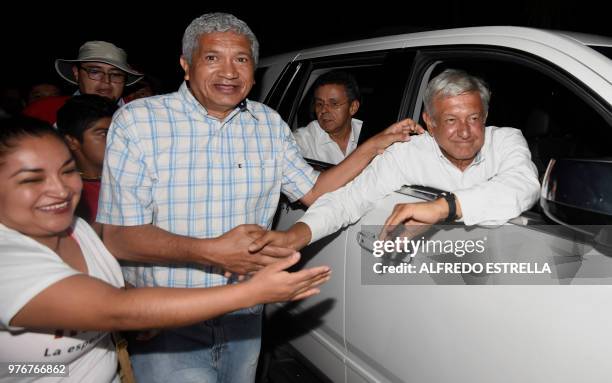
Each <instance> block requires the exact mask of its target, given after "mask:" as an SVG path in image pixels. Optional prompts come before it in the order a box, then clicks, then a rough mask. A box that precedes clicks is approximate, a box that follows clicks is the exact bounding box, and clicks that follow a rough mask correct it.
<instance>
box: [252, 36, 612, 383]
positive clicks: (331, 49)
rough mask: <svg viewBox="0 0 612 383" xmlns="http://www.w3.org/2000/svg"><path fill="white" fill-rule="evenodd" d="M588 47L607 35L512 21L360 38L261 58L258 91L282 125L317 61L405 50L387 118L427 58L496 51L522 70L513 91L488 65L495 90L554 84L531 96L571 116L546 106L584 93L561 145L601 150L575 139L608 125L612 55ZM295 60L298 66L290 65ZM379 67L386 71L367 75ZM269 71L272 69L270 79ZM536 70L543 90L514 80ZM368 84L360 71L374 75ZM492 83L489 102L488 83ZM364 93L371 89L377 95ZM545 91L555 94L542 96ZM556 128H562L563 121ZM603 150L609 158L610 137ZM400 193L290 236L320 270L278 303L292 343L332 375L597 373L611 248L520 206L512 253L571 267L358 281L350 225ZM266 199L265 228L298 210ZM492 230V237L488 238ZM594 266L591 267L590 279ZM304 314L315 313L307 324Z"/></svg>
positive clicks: (343, 62)
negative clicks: (564, 273)
mask: <svg viewBox="0 0 612 383" xmlns="http://www.w3.org/2000/svg"><path fill="white" fill-rule="evenodd" d="M591 46H596V47H600V48H601V49H603V50H608V52H609V50H610V49H611V48H612V38H605V37H601V36H589V35H583V34H576V33H567V32H553V31H544V30H536V29H531V28H521V27H476V28H461V29H450V30H442V31H431V32H420V33H413V34H405V35H398V36H391V37H381V38H375V39H371V40H361V41H355V42H350V43H345V44H336V45H331V46H326V47H321V48H313V49H307V50H304V51H300V52H293V53H288V54H284V55H278V56H275V57H271V58H265V59H263V60H262V61H261V64H260V68H264V71H263V76H262V77H261V78H260V79H259V80H258V81H259V82H260V84H259V85H260V86H261V97H260V98H261V99H262V100H267V101H268V102H270V106H271V107H273V108H278V110H279V112H280V113H281V115H283V117H284V118H285V119H286V120H287V122H288V123H289V125H290V126H291V127H292V128H295V127H297V126H298V123H297V122H296V118H297V117H296V116H298V114H299V109H300V104H302V102H303V101H304V100H305V99H306V91H307V88H308V85H309V84H311V83H312V78H311V77H312V76H315V75H316V74H317V73H320V72H321V71H322V70H327V69H328V68H330V69H331V68H349V69H350V68H352V66H351V65H353V64H352V62H353V61H354V63H355V64H354V67H355V68H359V67H360V66H362V65H363V66H367V65H369V64H368V63H370V62H375V61H376V60H377V58H372V57H374V56H372V55H375V54H376V52H383V53H385V55H387V56H385V58H381V59H380V64H375V65H380V66H381V68H386V65H387V64H388V62H389V61H390V60H393V57H395V56H393V55H395V54H396V53H397V52H401V53H399V55H400V56H401V55H405V57H409V58H410V57H413V58H412V59H409V60H412V61H411V62H410V63H409V66H410V69H407V71H409V72H410V73H408V74H405V75H404V76H405V79H406V81H405V85H403V89H404V90H403V91H402V94H403V95H404V98H403V99H402V101H401V103H399V100H397V101H398V106H397V110H398V116H397V118H399V117H406V116H407V117H412V118H413V119H417V120H418V119H419V116H420V112H421V108H422V106H421V105H422V101H421V94H422V90H423V88H424V84H426V80H427V79H428V78H430V77H431V73H432V71H433V70H437V69H436V68H438V66H439V65H447V64H446V63H448V65H454V64H456V63H459V64H460V65H466V66H467V67H468V68H471V67H474V68H477V69H482V70H483V71H484V73H488V74H490V75H491V76H493V77H495V73H496V72H495V68H494V67H495V66H496V65H491V63H498V62H499V68H500V70H503V69H504V68H505V69H508V68H510V69H512V70H514V69H516V71H517V73H522V74H524V77H519V78H517V79H516V84H517V87H518V88H519V90H517V91H516V92H517V93H516V94H515V93H512V89H511V87H510V86H509V85H511V84H510V82H509V81H508V79H504V78H503V77H504V75H503V74H500V77H499V82H498V83H499V84H502V85H504V84H506V85H508V87H507V89H508V91H509V92H510V93H508V95H509V96H508V97H507V98H506V99H504V100H506V101H508V100H511V101H512V100H515V99H516V98H517V97H516V96H517V95H521V94H525V95H527V96H526V97H527V98H528V99H529V97H530V96H529V95H528V92H529V93H531V92H535V93H537V92H542V95H543V96H542V97H540V96H538V95H536V96H533V99H529V102H532V101H537V100H541V99H543V98H545V97H547V95H548V94H549V93H551V94H552V93H555V92H556V93H555V94H553V95H552V96H550V97H551V98H550V100H548V99H547V100H544V101H545V102H544V104H547V103H548V104H547V105H545V106H544V107H543V108H544V109H545V112H544V116H545V117H546V118H548V117H550V119H551V121H552V120H553V119H554V118H557V121H558V120H559V118H558V117H559V113H558V111H562V110H564V109H565V110H566V112H567V113H568V116H569V117H568V118H570V119H571V121H580V119H581V118H583V117H582V116H572V115H571V114H572V110H569V109H570V108H567V107H559V105H564V104H563V103H564V102H568V103H569V101H571V100H572V98H571V97H572V96H573V95H575V96H576V100H583V101H584V103H585V105H586V106H580V108H583V109H580V108H578V109H576V113H579V112H580V111H582V110H588V109H589V108H591V110H592V111H593V115H592V117H588V119H587V120H585V121H588V122H589V123H587V122H585V124H587V125H589V126H576V127H575V129H576V132H575V133H572V132H570V133H569V135H561V136H560V139H564V137H566V138H567V140H569V141H571V140H573V141H575V142H576V145H575V146H572V147H571V148H570V149H569V150H571V153H572V154H573V155H576V153H583V154H584V156H585V157H586V156H587V155H590V153H591V152H593V153H594V154H593V155H594V156H600V154H599V152H597V153H595V152H596V150H595V149H593V150H591V149H589V148H588V145H589V143H588V142H587V141H586V140H588V137H587V138H585V137H584V136H582V135H589V134H591V133H590V132H589V130H588V129H589V128H590V126H591V125H594V124H593V123H591V122H592V121H599V119H598V118H599V117H601V121H603V122H602V123H601V129H603V130H602V132H599V130H598V131H597V132H598V133H594V135H593V137H600V136H601V137H607V136H605V135H606V134H608V133H606V131H605V129H608V130H609V131H610V133H609V134H610V135H611V136H612V117H611V116H612V106H611V105H612V60H611V59H610V58H609V57H606V55H604V54H601V53H598V52H597V51H596V50H594V49H593V48H592V47H591ZM361 54H364V55H371V56H367V57H366V56H364V57H361V56H360V55H361ZM481 54H482V63H481V62H480V61H479V60H480V56H479V55H481ZM392 56H393V57H392ZM608 56H609V53H608ZM389 57H392V58H391V59H389ZM401 57H404V56H401ZM351 60H353V61H351ZM368 60H370V61H368ZM401 60H403V58H401ZM496 60H497V61H496ZM376 62H377V63H378V61H376ZM330 63H331V64H330ZM362 63H366V64H362ZM419 63H420V64H419ZM440 63H441V64H440ZM400 64H401V61H400ZM407 67H408V66H407ZM303 68H309V69H306V70H305V71H302V70H303ZM399 68H402V66H401V65H400V66H399ZM357 70H361V69H357ZM385 70H386V69H385ZM359 73H361V72H359ZM376 73H378V72H376ZM379 75H380V76H389V74H388V73H386V74H377V75H376V76H379ZM281 76H283V78H284V79H285V80H282V81H280V80H279V78H280V77H281ZM540 76H541V78H542V83H541V84H548V83H550V84H553V87H554V89H553V90H551V91H550V92H548V91H546V90H545V89H542V88H543V87H544V85H542V86H537V83H536V84H534V83H533V81H532V82H531V83H522V82H521V79H523V78H529V79H531V80H533V79H536V80H537V79H539V78H540ZM399 77H401V76H399ZM297 79H301V80H300V81H301V85H300V86H297V85H295V89H297V90H296V91H295V92H294V91H293V90H290V88H291V87H293V86H294V85H293V84H297V82H296V81H298V80H297ZM376 79H378V77H376ZM398 81H403V80H398ZM555 81H558V84H560V85H559V89H567V95H566V96H562V97H561V98H555V97H556V94H558V89H557V85H558V84H557V83H555ZM377 83H378V82H377V81H375V80H372V84H374V85H373V86H376V85H375V84H377ZM275 84H276V85H275ZM391 86H394V85H391ZM398 87H399V85H398ZM521 87H522V88H521ZM291 89H293V88H291ZM385 89H386V88H385ZM492 91H493V95H494V98H493V99H492V105H494V103H495V102H496V99H495V95H496V89H495V86H494V84H493V86H492ZM291 92H294V93H291ZM375 92H376V91H375ZM502 92H503V90H502ZM285 93H287V94H285ZM275 94H276V96H275ZM374 94H376V93H374ZM383 94H384V93H383ZM279 95H281V96H279ZM377 97H378V98H376V100H380V97H381V95H380V94H379V95H378V96H377ZM390 97H391V96H390ZM502 97H503V94H502ZM502 99H503V98H502ZM376 100H375V99H374V98H372V99H370V105H379V104H376ZM559 100H560V101H559ZM568 100H569V101H568ZM387 101H388V100H387ZM549 101H550V102H549ZM557 101H559V104H557V105H553V104H554V103H555V102H557ZM385 102H386V101H385ZM517 102H519V101H517ZM292 105H293V106H292ZM381 105H382V104H381ZM517 105H519V104H517ZM519 106H520V107H523V106H524V110H523V109H521V111H520V112H517V113H518V114H521V113H522V114H521V115H524V116H525V117H527V119H529V118H532V114H531V112H532V111H530V110H528V106H525V105H522V104H520V105H519ZM496 107H497V108H498V110H500V111H502V112H501V114H499V115H500V116H502V117H503V116H505V117H507V116H509V115H510V116H511V115H512V114H511V112H508V111H505V110H504V109H503V105H501V106H500V105H497V106H496ZM547 107H550V109H546V108H547ZM557 108H558V109H557ZM519 109H520V108H519ZM381 110H386V109H381ZM538 110H540V109H539V108H538ZM375 111H376V112H377V110H375ZM537 113H539V112H537ZM537 113H536V115H537ZM372 115H378V114H377V113H373V114H372ZM392 117H393V118H395V117H396V116H392ZM393 118H392V119H393ZM397 118H395V119H397ZM517 118H518V117H517ZM534 118H535V117H534ZM529 121H532V120H529ZM538 121H539V120H538ZM547 121H548V120H547ZM606 124H607V125H606ZM574 125H575V124H574ZM578 125H580V124H578ZM550 126H553V124H552V123H551V124H550ZM606 126H607V128H606ZM515 127H519V126H515ZM378 128H381V127H380V126H379V127H378ZM519 128H520V127H519ZM546 128H549V125H548V122H547V125H546ZM525 129H528V128H525ZM563 129H565V130H563V132H564V133H563V134H565V133H566V130H567V127H564V128H563ZM598 129H599V128H598ZM601 129H600V130H601ZM553 133H554V132H553ZM537 138H538V137H534V140H533V141H530V143H531V142H534V145H535V146H534V147H537V146H538V145H539V144H540V143H541V142H543V141H545V140H547V141H545V142H546V143H547V144H551V145H552V146H553V147H555V146H556V147H557V148H558V147H559V145H555V143H556V142H557V141H555V140H556V139H558V138H559V137H556V136H555V134H552V133H551V134H548V133H546V138H545V139H543V140H541V141H538V140H537ZM593 139H594V140H596V139H595V138H593ZM528 140H529V139H528ZM601 140H603V139H602V138H598V139H597V141H598V142H596V144H597V145H600V146H601V150H604V149H605V146H604V144H603V143H601V142H599V141H601ZM610 143H612V141H611V142H610ZM610 143H609V144H610ZM555 150H556V149H555V148H553V149H552V150H548V154H550V155H551V156H548V155H545V156H543V157H542V160H543V161H545V162H546V163H547V162H548V159H550V158H548V157H551V158H553V157H555V156H556V155H558V153H556V152H555ZM597 150H600V147H599V146H597ZM601 150H600V151H601ZM604 154H605V153H604ZM608 155H609V156H611V157H612V145H611V148H610V151H609V154H608ZM576 156H577V157H580V155H576ZM544 165H545V164H544ZM611 194H612V193H611ZM610 198H611V199H612V195H610ZM411 201H418V199H417V198H415V197H414V196H410V195H406V194H403V193H399V192H397V193H393V194H392V195H390V196H389V197H387V198H386V199H385V200H384V201H382V202H381V203H379V204H378V206H377V208H375V209H374V210H372V211H371V212H370V213H368V214H366V215H365V216H364V217H362V219H361V221H360V222H357V223H356V224H353V225H350V226H348V227H347V228H345V229H343V230H341V231H339V232H338V233H335V234H333V235H331V236H329V237H327V238H325V239H323V240H321V241H319V243H315V244H313V245H310V246H308V247H306V248H305V249H303V251H302V253H303V254H304V256H305V257H306V258H308V259H309V260H308V262H307V263H306V264H307V265H321V264H325V265H330V266H331V267H332V269H333V278H332V280H331V281H330V282H328V283H327V284H326V285H325V286H323V287H322V289H321V294H320V295H318V296H316V297H313V298H310V299H308V300H306V301H305V302H303V303H301V304H299V305H292V306H291V309H290V313H291V315H293V316H294V318H295V322H291V323H292V324H296V325H298V324H300V323H301V324H302V325H305V326H307V328H308V330H309V331H308V332H307V333H305V334H303V335H301V336H299V337H296V338H293V339H290V340H289V342H290V343H291V345H292V346H293V347H294V348H295V349H296V350H297V351H299V352H300V353H301V354H302V355H303V356H304V357H305V358H307V359H308V360H309V361H310V362H311V363H312V364H314V365H315V366H316V367H317V368H318V369H319V370H320V371H321V372H322V373H323V374H325V375H326V376H327V377H328V378H329V379H330V380H331V381H333V382H420V383H424V382H447V381H452V382H556V383H560V382H576V381H580V382H608V381H610V379H611V378H610V377H612V363H610V361H609V358H610V355H612V342H609V341H610V340H612V324H611V322H610V319H611V318H612V287H611V286H610V283H611V282H612V259H611V258H610V257H609V253H606V254H604V253H602V252H601V251H600V249H599V247H598V246H595V245H594V244H593V243H588V242H587V243H577V242H576V241H575V240H573V238H572V237H571V235H567V234H559V233H557V232H555V231H554V230H547V229H546V228H545V229H544V230H542V229H541V228H540V227H539V226H537V227H536V226H534V225H538V224H543V223H545V221H544V217H543V216H542V215H541V214H540V213H539V212H538V211H530V212H526V213H525V214H523V215H522V216H520V217H517V218H515V219H513V220H512V221H511V222H510V224H512V225H516V226H517V228H519V230H521V231H522V235H523V236H524V238H527V239H528V240H527V241H526V242H525V246H526V247H525V248H524V249H523V250H524V251H525V254H527V253H528V254H532V255H533V259H535V260H537V259H538V257H541V260H542V261H545V260H546V259H550V257H559V256H566V257H569V258H568V260H569V261H568V262H569V263H570V264H573V265H574V266H575V270H574V273H573V277H572V278H559V279H558V280H557V281H556V282H555V284H552V285H504V284H489V285H478V286H465V285H436V284H434V283H431V284H425V285H364V284H362V281H361V264H360V262H361V260H360V256H359V254H360V252H361V247H360V243H359V241H358V238H359V232H360V231H362V230H365V229H363V228H364V225H382V223H383V222H384V220H385V218H386V217H387V216H388V215H389V213H390V211H391V209H392V208H393V206H394V205H395V204H396V203H399V202H411ZM279 212H280V213H279V219H278V224H277V226H276V228H277V229H278V230H283V229H286V228H288V227H289V226H291V224H293V223H294V222H295V221H296V220H297V219H298V218H299V217H300V216H301V215H302V214H303V209H302V208H301V207H299V206H295V205H292V204H288V203H287V202H283V203H281V206H280V208H279ZM569 232H571V230H569ZM370 234H371V235H374V234H376V233H370ZM495 243H496V242H495V238H493V239H492V240H491V242H490V243H489V246H493V247H494V246H495ZM500 243H501V242H500ZM551 251H552V253H551ZM572 257H573V258H572ZM574 261H575V262H574ZM572 262H574V263H572ZM593 273H598V274H597V275H598V276H597V277H596V278H594V277H593ZM279 307H281V306H276V307H271V309H272V310H271V311H274V310H279V309H281V310H282V308H279ZM299 318H307V319H299ZM312 320H314V321H315V322H316V323H317V324H316V325H310V324H309V323H310V321H312ZM298 322H300V323H298Z"/></svg>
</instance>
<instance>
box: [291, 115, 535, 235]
mask: <svg viewBox="0 0 612 383" xmlns="http://www.w3.org/2000/svg"><path fill="white" fill-rule="evenodd" d="M403 185H424V186H431V187H435V188H439V189H443V190H447V191H451V192H453V193H455V195H456V197H457V200H458V201H459V203H460V204H461V210H462V213H463V221H464V223H465V224H466V225H476V224H493V225H499V224H503V223H504V222H506V221H507V220H509V219H511V218H514V217H516V216H518V215H520V214H521V213H522V212H523V211H525V210H527V209H529V208H530V207H531V206H533V204H534V203H535V202H536V201H537V200H538V195H539V189H540V185H539V183H538V173H537V169H536V167H535V165H534V164H533V163H532V162H531V154H530V152H529V149H528V147H527V142H526V141H525V138H524V137H523V135H522V133H521V132H520V130H518V129H513V128H498V127H492V126H488V127H486V128H485V141H484V145H483V147H482V148H481V150H480V152H479V153H478V155H477V156H476V158H475V159H474V161H473V162H472V164H470V166H469V167H468V168H466V169H465V170H464V171H463V172H462V171H461V170H459V169H458V168H457V167H456V166H455V165H453V164H452V163H451V162H450V161H449V160H448V159H447V158H446V157H445V156H444V155H443V154H442V152H441V150H440V147H439V146H438V144H437V143H436V141H435V140H434V139H433V137H431V136H430V135H429V134H423V135H420V136H413V137H412V138H411V140H410V141H409V142H403V143H396V144H394V145H393V146H391V147H390V148H389V149H387V151H385V153H383V154H382V155H380V156H378V157H376V158H375V159H374V161H373V162H372V163H371V164H370V165H369V166H368V167H367V168H366V169H365V170H364V171H363V172H362V173H361V174H360V175H359V176H358V177H357V178H355V179H354V180H353V181H352V182H350V183H348V184H347V185H346V186H344V187H342V188H340V189H338V190H336V191H335V192H332V193H328V194H325V195H323V196H321V197H319V199H317V201H316V202H315V203H314V204H313V205H312V206H311V207H310V209H308V211H307V212H306V214H305V215H304V216H303V217H302V218H301V219H300V221H301V222H304V223H305V224H307V225H308V226H309V227H310V230H311V231H312V242H314V241H316V240H318V239H320V238H322V237H324V236H326V235H328V234H331V233H333V232H335V231H337V230H338V229H340V228H341V227H343V226H346V225H348V224H350V223H354V222H356V221H357V220H359V218H361V216H362V215H364V214H365V213H366V212H367V211H368V210H370V209H371V208H372V207H373V206H374V205H375V203H376V202H377V201H379V200H380V199H382V198H384V197H385V196H386V195H388V194H390V193H392V192H393V191H395V190H398V189H399V188H400V187H402V186H403ZM381 224H382V222H381Z"/></svg>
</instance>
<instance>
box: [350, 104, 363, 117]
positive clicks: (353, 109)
mask: <svg viewBox="0 0 612 383" xmlns="http://www.w3.org/2000/svg"><path fill="white" fill-rule="evenodd" d="M359 106H361V104H360V103H359V100H353V101H351V107H350V108H349V113H351V117H353V116H354V115H355V114H356V113H357V111H358V110H359Z"/></svg>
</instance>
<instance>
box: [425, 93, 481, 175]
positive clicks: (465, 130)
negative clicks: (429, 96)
mask: <svg viewBox="0 0 612 383" xmlns="http://www.w3.org/2000/svg"><path fill="white" fill-rule="evenodd" d="M432 114H433V115H432V116H430V115H429V114H428V113H427V112H424V113H423V119H424V120H425V123H426V124H427V129H428V130H429V132H430V134H431V135H432V136H433V137H434V138H435V140H436V142H437V143H438V146H440V150H441V151H442V153H443V154H444V156H445V157H446V158H448V160H449V161H450V162H451V163H453V164H454V165H455V166H457V167H458V168H459V169H460V170H465V169H466V168H467V167H468V166H469V165H470V164H471V163H472V161H473V160H474V158H475V157H476V155H477V154H478V152H479V151H480V149H481V148H482V146H483V145H484V136H485V129H484V124H485V120H486V114H485V111H484V108H483V105H482V100H481V99H480V94H479V93H478V92H468V93H464V94H460V95H458V96H448V97H444V96H436V97H435V98H434V99H433V110H432Z"/></svg>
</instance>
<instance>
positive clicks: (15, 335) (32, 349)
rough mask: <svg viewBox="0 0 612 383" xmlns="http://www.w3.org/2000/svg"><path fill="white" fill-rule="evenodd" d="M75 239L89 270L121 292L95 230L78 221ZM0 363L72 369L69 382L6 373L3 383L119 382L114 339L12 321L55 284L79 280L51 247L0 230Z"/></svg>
mask: <svg viewBox="0 0 612 383" xmlns="http://www.w3.org/2000/svg"><path fill="white" fill-rule="evenodd" d="M73 229H74V230H73V233H72V237H73V238H74V239H75V240H76V241H77V243H78V244H79V246H80V247H81V251H82V253H83V256H84V257H85V262H86V264H87V270H88V272H89V275H90V276H92V277H96V278H99V279H101V280H103V281H105V282H108V283H110V284H111V285H113V286H115V287H123V276H122V274H121V268H120V267H119V264H118V263H117V261H116V260H115V258H114V257H113V256H112V255H111V254H110V253H109V252H108V251H107V250H106V248H105V247H104V245H103V244H102V241H100V239H99V238H98V236H97V235H96V233H95V232H94V231H93V230H92V229H91V227H90V226H89V225H88V224H87V223H86V222H85V221H84V220H82V219H80V218H77V219H76V220H75V223H74V225H73ZM0 270H1V272H0V362H3V363H9V362H37V363H41V362H43V363H44V362H49V363H66V364H68V370H69V376H68V377H58V378H50V377H46V378H44V379H40V378H24V377H15V376H11V375H9V374H8V370H7V369H6V368H3V370H2V371H0V382H35V381H37V380H38V379H40V381H44V382H118V381H119V380H118V377H117V374H116V371H117V356H116V355H115V346H114V345H113V343H112V341H111V337H110V334H109V333H107V332H99V331H71V330H56V331H48V330H41V331H40V332H33V331H27V330H25V329H23V328H18V327H14V326H9V322H10V320H11V319H12V318H13V317H14V316H15V314H16V313H17V312H19V310H20V309H21V308H22V307H23V306H25V305H26V304H27V303H28V302H29V301H30V300H31V299H32V298H33V297H34V296H36V295H37V294H39V293H40V292H42V291H43V290H45V289H46V288H47V287H49V286H50V285H51V284H53V283H55V282H58V281H60V280H62V279H64V278H67V277H69V276H72V275H77V274H81V273H80V272H79V271H78V270H75V269H73V268H72V267H70V266H69V265H68V264H66V263H64V261H63V260H62V259H61V258H60V257H59V256H58V255H57V254H55V253H54V252H53V251H51V250H50V249H49V248H48V247H46V246H43V245H41V244H40V243H38V242H36V241H34V240H33V239H31V238H29V237H27V236H25V235H23V234H21V233H19V232H17V231H15V230H12V229H9V228H7V227H6V226H4V225H2V224H0Z"/></svg>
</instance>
